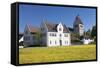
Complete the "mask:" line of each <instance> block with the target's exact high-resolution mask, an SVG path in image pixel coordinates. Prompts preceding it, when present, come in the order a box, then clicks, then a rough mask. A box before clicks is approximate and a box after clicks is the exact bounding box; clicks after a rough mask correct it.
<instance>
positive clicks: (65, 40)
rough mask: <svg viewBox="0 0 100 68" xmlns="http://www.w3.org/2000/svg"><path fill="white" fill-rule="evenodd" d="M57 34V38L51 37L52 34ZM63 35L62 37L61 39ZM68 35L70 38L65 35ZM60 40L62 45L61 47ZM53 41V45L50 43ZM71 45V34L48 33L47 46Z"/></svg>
mask: <svg viewBox="0 0 100 68" xmlns="http://www.w3.org/2000/svg"><path fill="white" fill-rule="evenodd" d="M52 33H54V34H56V36H50V34H52ZM60 34H61V37H60ZM65 34H67V35H68V37H65V36H64V35H65ZM60 40H61V41H62V42H61V43H62V45H60ZM50 41H51V43H50ZM70 44H71V43H70V33H58V32H48V33H47V46H69V45H70Z"/></svg>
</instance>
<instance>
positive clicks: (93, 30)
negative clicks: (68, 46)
mask: <svg viewBox="0 0 100 68" xmlns="http://www.w3.org/2000/svg"><path fill="white" fill-rule="evenodd" d="M96 33H97V31H96V25H95V26H93V27H92V32H91V37H92V38H94V42H96Z"/></svg>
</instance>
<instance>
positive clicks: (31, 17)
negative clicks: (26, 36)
mask: <svg viewBox="0 0 100 68" xmlns="http://www.w3.org/2000/svg"><path fill="white" fill-rule="evenodd" d="M78 14H79V16H80V18H81V20H82V22H83V24H84V27H85V30H88V29H90V28H92V26H93V25H95V24H96V9H93V8H77V7H56V6H55V7H54V6H39V5H20V6H19V32H23V31H24V28H25V25H26V24H31V25H33V26H35V27H39V26H40V24H41V22H43V21H44V20H47V21H49V22H53V23H59V22H62V23H63V24H65V25H66V26H67V27H73V23H74V21H75V17H76V16H77V15H78Z"/></svg>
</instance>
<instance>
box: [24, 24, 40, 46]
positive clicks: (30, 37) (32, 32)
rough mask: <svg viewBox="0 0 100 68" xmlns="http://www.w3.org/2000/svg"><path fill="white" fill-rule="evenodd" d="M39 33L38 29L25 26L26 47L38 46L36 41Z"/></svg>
mask: <svg viewBox="0 0 100 68" xmlns="http://www.w3.org/2000/svg"><path fill="white" fill-rule="evenodd" d="M37 32H38V28H36V27H33V26H32V25H26V26H25V29H24V34H23V37H24V42H23V44H24V47H27V46H31V45H36V43H37V42H38V41H37V40H36V37H35V36H36V34H37Z"/></svg>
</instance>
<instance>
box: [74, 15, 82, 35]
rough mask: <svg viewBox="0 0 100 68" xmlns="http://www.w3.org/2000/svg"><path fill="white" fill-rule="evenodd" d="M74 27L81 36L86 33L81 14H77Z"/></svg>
mask: <svg viewBox="0 0 100 68" xmlns="http://www.w3.org/2000/svg"><path fill="white" fill-rule="evenodd" d="M73 29H74V32H75V33H78V34H79V35H80V36H83V35H84V24H83V22H82V21H81V19H80V17H79V15H77V16H76V18H75V21H74V24H73Z"/></svg>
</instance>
